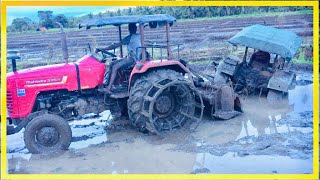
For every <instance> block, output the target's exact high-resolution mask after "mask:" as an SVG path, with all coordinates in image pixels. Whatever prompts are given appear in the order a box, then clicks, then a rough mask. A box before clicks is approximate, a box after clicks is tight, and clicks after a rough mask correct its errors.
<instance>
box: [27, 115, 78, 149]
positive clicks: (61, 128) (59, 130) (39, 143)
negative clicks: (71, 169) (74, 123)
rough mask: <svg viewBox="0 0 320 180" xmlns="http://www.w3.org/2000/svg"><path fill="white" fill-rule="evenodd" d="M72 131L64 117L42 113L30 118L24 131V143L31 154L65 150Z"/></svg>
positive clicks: (69, 141)
mask: <svg viewBox="0 0 320 180" xmlns="http://www.w3.org/2000/svg"><path fill="white" fill-rule="evenodd" d="M71 139H72V132H71V128H70V126H69V124H68V123H67V121H66V120H65V119H63V118H62V117H60V116H58V115H53V114H43V115H39V116H37V117H35V118H34V119H32V120H31V121H30V122H29V124H28V125H27V127H26V128H25V132H24V143H25V145H26V147H27V149H28V150H29V151H30V152H31V153H33V154H43V153H52V152H56V151H60V150H67V149H68V148H69V146H70V143H71Z"/></svg>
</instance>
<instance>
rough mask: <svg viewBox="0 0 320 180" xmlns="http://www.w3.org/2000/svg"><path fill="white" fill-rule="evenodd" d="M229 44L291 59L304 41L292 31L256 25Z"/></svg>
mask: <svg viewBox="0 0 320 180" xmlns="http://www.w3.org/2000/svg"><path fill="white" fill-rule="evenodd" d="M228 42H229V43H231V44H234V45H243V46H246V47H250V48H254V49H258V50H261V51H265V52H269V53H273V54H278V55H280V56H281V57H283V58H290V59H291V58H292V57H293V56H294V55H295V53H296V51H297V50H298V49H299V47H300V45H301V43H302V39H301V38H300V37H299V36H298V35H297V34H295V33H293V32H290V31H286V30H282V29H277V28H274V27H270V26H263V25H259V24H256V25H253V26H249V27H246V28H244V29H243V30H242V31H240V32H239V33H237V34H236V35H235V36H233V37H232V38H230V39H229V40H228Z"/></svg>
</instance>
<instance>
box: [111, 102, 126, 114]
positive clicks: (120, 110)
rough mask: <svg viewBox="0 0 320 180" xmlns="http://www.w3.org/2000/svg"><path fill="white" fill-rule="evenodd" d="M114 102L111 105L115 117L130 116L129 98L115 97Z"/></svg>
mask: <svg viewBox="0 0 320 180" xmlns="http://www.w3.org/2000/svg"><path fill="white" fill-rule="evenodd" d="M113 103H114V104H113V105H112V106H110V112H111V114H112V116H113V117H115V118H120V117H121V116H123V117H128V108H127V99H115V100H114V102H113Z"/></svg>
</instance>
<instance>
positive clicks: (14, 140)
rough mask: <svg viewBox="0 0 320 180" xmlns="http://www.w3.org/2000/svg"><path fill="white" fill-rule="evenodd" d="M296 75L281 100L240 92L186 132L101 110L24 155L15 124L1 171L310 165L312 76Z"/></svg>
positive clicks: (253, 169) (306, 168)
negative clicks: (224, 111)
mask: <svg viewBox="0 0 320 180" xmlns="http://www.w3.org/2000/svg"><path fill="white" fill-rule="evenodd" d="M298 78H299V77H298ZM298 80H299V79H298ZM300 80H303V83H301V84H298V86H296V87H295V89H293V90H290V91H289V96H288V101H289V105H288V106H283V107H278V108H273V107H270V106H269V105H268V103H267V101H266V99H265V98H258V97H241V98H242V104H243V109H244V111H245V113H244V114H243V115H241V116H239V117H236V118H234V119H231V120H227V121H219V120H212V119H210V118H208V117H206V118H205V119H204V120H203V122H202V123H201V124H200V125H199V127H198V128H197V129H196V130H195V131H194V132H191V131H190V130H189V129H188V128H183V129H180V130H174V131H173V132H170V133H168V134H166V135H165V137H164V138H160V137H158V136H155V135H148V134H142V133H139V132H137V131H136V130H135V129H133V128H132V127H131V126H130V125H129V124H128V123H127V121H126V120H119V121H116V122H111V121H112V117H111V116H110V112H109V111H105V112H103V113H102V114H100V116H99V117H95V116H93V115H89V116H88V117H87V118H85V119H83V120H81V121H73V122H70V125H71V128H72V133H73V142H72V143H71V146H70V149H69V150H68V151H66V152H63V153H61V154H53V155H31V154H30V153H28V151H27V149H26V148H25V146H24V143H23V131H21V132H20V133H18V134H15V135H10V136H8V137H7V142H8V143H7V145H8V153H7V158H8V171H9V173H99V174H102V173H103V174H104V173H108V174H126V173H187V174H188V173H312V150H313V148H312V132H313V129H312V126H313V124H312V118H313V113H312V103H313V102H312V101H313V96H312V95H313V93H312V92H313V84H312V83H310V80H309V79H308V81H304V79H300ZM114 123H115V124H116V125H114ZM110 124H112V125H110ZM106 126H107V127H108V128H106ZM111 126H112V128H111ZM257 164H259V165H258V166H257Z"/></svg>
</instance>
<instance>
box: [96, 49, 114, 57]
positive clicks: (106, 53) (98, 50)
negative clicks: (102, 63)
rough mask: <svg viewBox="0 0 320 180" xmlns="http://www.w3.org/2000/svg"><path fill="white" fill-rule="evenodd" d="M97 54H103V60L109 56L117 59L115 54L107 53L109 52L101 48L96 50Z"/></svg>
mask: <svg viewBox="0 0 320 180" xmlns="http://www.w3.org/2000/svg"><path fill="white" fill-rule="evenodd" d="M96 52H101V54H102V56H103V59H106V58H107V55H109V56H111V57H113V58H115V57H117V56H116V55H115V54H113V53H111V52H109V51H107V50H104V49H100V48H96Z"/></svg>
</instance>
